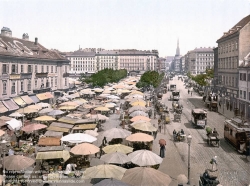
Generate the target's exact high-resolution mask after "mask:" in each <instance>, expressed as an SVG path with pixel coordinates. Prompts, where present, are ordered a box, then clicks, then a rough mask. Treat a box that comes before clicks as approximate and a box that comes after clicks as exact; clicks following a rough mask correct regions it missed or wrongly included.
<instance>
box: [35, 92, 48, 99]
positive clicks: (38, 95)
mask: <svg viewBox="0 0 250 186" xmlns="http://www.w3.org/2000/svg"><path fill="white" fill-rule="evenodd" d="M36 97H38V99H39V100H40V101H42V100H46V99H50V97H47V95H46V93H41V94H37V95H36Z"/></svg>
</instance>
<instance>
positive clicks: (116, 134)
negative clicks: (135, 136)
mask: <svg viewBox="0 0 250 186" xmlns="http://www.w3.org/2000/svg"><path fill="white" fill-rule="evenodd" d="M129 135H131V132H130V131H128V130H125V129H121V128H112V129H109V130H106V131H104V132H103V136H105V137H107V138H109V139H113V138H126V137H128V136H129Z"/></svg>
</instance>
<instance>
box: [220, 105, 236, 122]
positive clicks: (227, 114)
mask: <svg viewBox="0 0 250 186" xmlns="http://www.w3.org/2000/svg"><path fill="white" fill-rule="evenodd" d="M223 107H224V108H223ZM218 113H220V114H221V115H223V116H225V118H227V119H230V118H232V117H234V112H233V110H232V111H230V109H228V110H227V107H226V105H225V104H224V105H223V104H222V105H221V106H219V105H218Z"/></svg>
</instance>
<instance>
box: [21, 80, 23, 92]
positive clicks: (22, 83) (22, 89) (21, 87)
mask: <svg viewBox="0 0 250 186" xmlns="http://www.w3.org/2000/svg"><path fill="white" fill-rule="evenodd" d="M21 91H23V81H21Z"/></svg>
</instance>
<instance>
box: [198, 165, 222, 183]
mask: <svg viewBox="0 0 250 186" xmlns="http://www.w3.org/2000/svg"><path fill="white" fill-rule="evenodd" d="M217 174H218V173H217V171H215V172H212V171H211V170H209V169H207V170H206V171H205V172H204V173H203V174H202V175H200V180H199V186H217V185H219V184H220V182H219V181H218V180H217V177H218V176H217Z"/></svg>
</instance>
